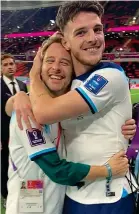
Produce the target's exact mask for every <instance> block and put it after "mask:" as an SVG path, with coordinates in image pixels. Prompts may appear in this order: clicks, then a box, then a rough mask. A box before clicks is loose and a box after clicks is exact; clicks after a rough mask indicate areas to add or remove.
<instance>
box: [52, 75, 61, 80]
mask: <svg viewBox="0 0 139 214" xmlns="http://www.w3.org/2000/svg"><path fill="white" fill-rule="evenodd" d="M51 79H57V80H61V79H62V77H60V76H56V75H51Z"/></svg>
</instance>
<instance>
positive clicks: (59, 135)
mask: <svg viewBox="0 0 139 214" xmlns="http://www.w3.org/2000/svg"><path fill="white" fill-rule="evenodd" d="M61 133H62V128H61V124H60V122H58V137H57V142H56V149H57V150H58V147H59V144H60V139H61Z"/></svg>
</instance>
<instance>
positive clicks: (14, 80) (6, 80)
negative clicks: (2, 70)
mask: <svg viewBox="0 0 139 214" xmlns="http://www.w3.org/2000/svg"><path fill="white" fill-rule="evenodd" d="M3 80H4V82H5V83H6V84H7V85H9V84H10V83H11V82H14V83H15V84H16V83H17V82H16V79H15V78H14V79H13V80H10V79H9V78H8V77H6V76H5V75H3Z"/></svg>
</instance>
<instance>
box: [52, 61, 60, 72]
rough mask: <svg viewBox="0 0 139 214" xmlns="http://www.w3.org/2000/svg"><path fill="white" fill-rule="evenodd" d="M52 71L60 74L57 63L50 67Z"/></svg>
mask: <svg viewBox="0 0 139 214" xmlns="http://www.w3.org/2000/svg"><path fill="white" fill-rule="evenodd" d="M52 69H53V70H54V71H55V72H56V73H59V72H60V64H59V63H58V62H54V63H53V65H52Z"/></svg>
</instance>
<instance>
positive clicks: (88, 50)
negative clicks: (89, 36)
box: [84, 46, 100, 53]
mask: <svg viewBox="0 0 139 214" xmlns="http://www.w3.org/2000/svg"><path fill="white" fill-rule="evenodd" d="M99 49H100V46H95V47H89V48H84V51H87V52H88V53H95V52H97V51H98V50H99Z"/></svg>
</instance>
